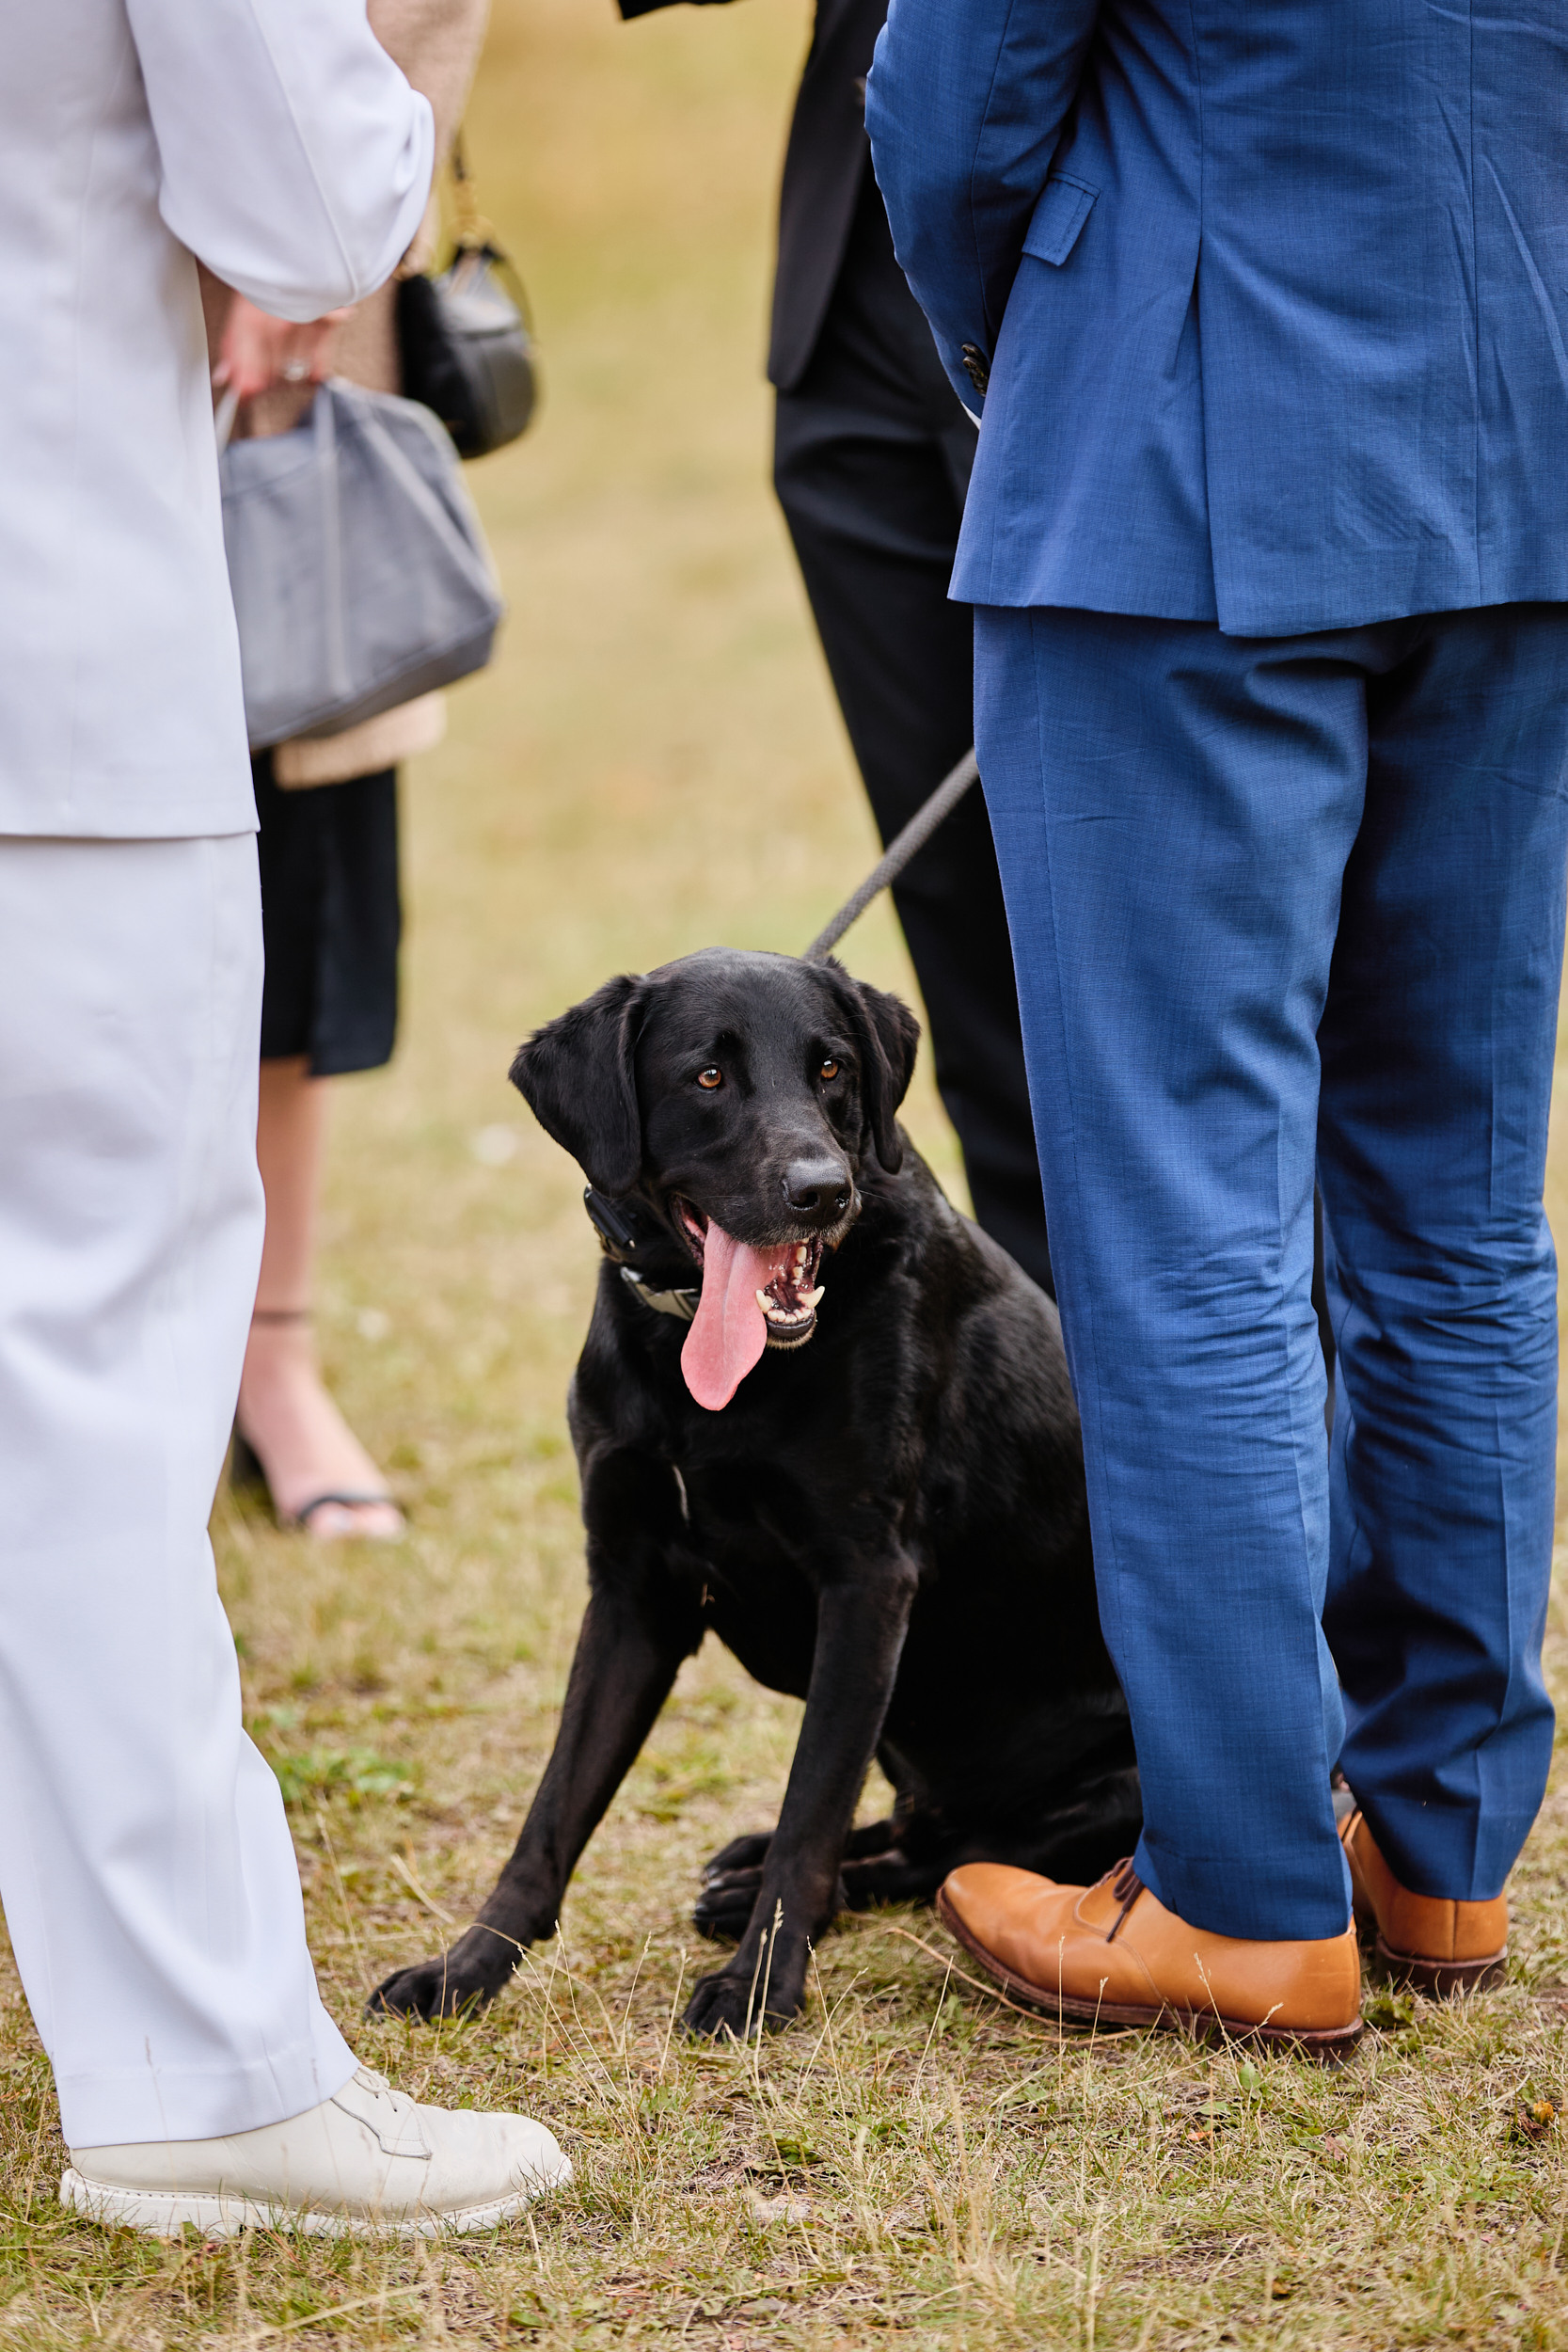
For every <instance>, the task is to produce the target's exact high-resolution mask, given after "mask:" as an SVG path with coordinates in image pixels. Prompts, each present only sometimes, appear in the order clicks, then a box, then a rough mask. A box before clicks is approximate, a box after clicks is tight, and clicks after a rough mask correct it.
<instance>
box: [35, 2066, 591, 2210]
mask: <svg viewBox="0 0 1568 2352" xmlns="http://www.w3.org/2000/svg"><path fill="white" fill-rule="evenodd" d="M571 2177H572V2168H571V2166H570V2164H568V2162H567V2161H566V2158H565V2157H564V2156H563V2155H562V2153H561V2150H560V2148H559V2147H558V2145H557V2144H556V2140H555V2137H554V2135H553V2134H552V2133H550V2132H547V2131H546V2128H545V2126H544V2124H543V2123H532V2122H530V2121H529V2119H528V2118H527V2117H526V2116H523V2115H476V2114H474V2113H472V2112H471V2111H470V2110H469V2109H467V2108H460V2109H450V2108H446V2107H424V2106H416V2105H415V2103H414V2101H413V2100H412V2099H409V2098H406V2097H405V2096H404V2093H403V2092H402V2091H401V2090H393V2089H392V2087H391V2085H390V2084H389V2083H387V2082H384V2081H383V2080H382V2078H381V2076H380V2075H379V2074H372V2073H371V2071H370V2069H369V2068H368V2067H364V2066H362V2067H360V2069H359V2071H358V2073H357V2074H355V2075H354V2076H353V2077H352V2078H351V2079H350V2080H349V2081H348V2082H346V2083H345V2084H344V2085H343V2087H342V2089H341V2090H340V2091H339V2092H338V2093H337V2095H336V2096H335V2097H334V2098H331V2099H327V2100H325V2101H324V2102H323V2104H322V2105H321V2106H319V2107H311V2108H309V2110H308V2112H307V2113H306V2114H304V2115H293V2116H291V2117H290V2118H289V2119H288V2121H287V2122H283V2123H264V2124H263V2125H262V2126H261V2129H260V2131H254V2132H235V2133H233V2134H232V2135H231V2136H230V2137H228V2138H226V2139H172V2140H140V2141H136V2142H134V2143H133V2144H131V2145H130V2146H128V2147H124V2148H72V2150H71V2169H70V2170H69V2171H68V2172H67V2173H66V2174H65V2176H64V2178H63V2179H62V2180H61V2182H60V2202H61V2203H62V2204H63V2205H70V2206H71V2208H72V2209H73V2210H74V2211H75V2212H77V2213H80V2214H85V2215H86V2216H87V2218H88V2219H89V2220H92V2221H102V2222H104V2223H106V2224H108V2225H109V2226H110V2227H112V2228H119V2229H132V2230H140V2231H141V2232H142V2233H144V2234H145V2235H146V2236H148V2237H173V2236H176V2235H178V2233H179V2232H180V2230H181V2228H182V2225H183V2224H184V2223H185V2222H187V2221H188V2222H193V2223H194V2224H195V2226H196V2227H197V2228H198V2230H200V2231H201V2232H202V2233H203V2234H204V2235H205V2236H207V2237H232V2236H234V2235H235V2233H237V2232H239V2231H240V2230H245V2229H278V2228H283V2229H294V2230H303V2231H306V2232H307V2233H309V2235H311V2236H313V2237H368V2236H375V2235H381V2234H386V2235H390V2236H393V2237H434V2236H436V2234H437V2233H440V2232H442V2231H446V2230H451V2231H458V2232H463V2231H469V2230H491V2229H494V2228H495V2227H496V2225H497V2223H498V2222H501V2221H507V2220H510V2219H511V2218H512V2217H513V2215H515V2214H519V2213H521V2212H522V2210H523V2208H524V2207H525V2205H529V2204H531V2202H532V2201H533V2200H534V2198H536V2197H540V2196H543V2195H544V2194H545V2192H546V2190H548V2189H552V2188H564V2186H565V2185H566V2183H567V2182H568V2181H569V2180H570V2179H571Z"/></svg>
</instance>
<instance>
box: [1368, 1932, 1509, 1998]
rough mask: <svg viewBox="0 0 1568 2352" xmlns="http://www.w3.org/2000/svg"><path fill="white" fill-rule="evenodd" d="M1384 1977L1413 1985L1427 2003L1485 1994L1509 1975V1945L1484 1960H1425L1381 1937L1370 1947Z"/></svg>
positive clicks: (1396, 1982) (1417, 1954)
mask: <svg viewBox="0 0 1568 2352" xmlns="http://www.w3.org/2000/svg"><path fill="white" fill-rule="evenodd" d="M1372 1950H1373V1953H1374V1955H1375V1957H1376V1959H1377V1962H1378V1964H1379V1966H1380V1967H1381V1968H1382V1970H1383V1972H1384V1974H1385V1975H1386V1977H1388V1978H1389V1979H1391V1981H1392V1982H1393V1983H1395V1984H1408V1985H1414V1987H1415V1989H1416V1991H1417V1992H1418V1993H1424V1994H1426V1996H1427V1998H1428V2000H1429V2001H1451V2000H1452V1999H1453V1998H1454V1997H1455V1995H1456V1994H1463V1993H1484V1992H1486V1991H1487V1990H1488V1989H1489V1988H1490V1987H1491V1986H1493V1985H1495V1984H1501V1983H1502V1981H1503V1979H1504V1978H1505V1977H1506V1976H1507V1974H1508V1946H1507V1945H1506V1944H1505V1945H1504V1946H1503V1947H1502V1949H1501V1951H1500V1952H1490V1953H1488V1954H1487V1956H1486V1958H1485V1959H1484V1960H1428V1959H1426V1958H1424V1957H1423V1955H1422V1954H1421V1953H1419V1952H1396V1951H1394V1950H1393V1949H1392V1948H1391V1947H1390V1946H1388V1945H1386V1943H1385V1942H1384V1940H1383V1938H1382V1936H1381V1935H1380V1936H1379V1937H1378V1939H1377V1941H1376V1943H1375V1944H1374V1945H1373V1947H1372Z"/></svg>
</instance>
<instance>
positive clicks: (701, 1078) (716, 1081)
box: [697, 1070, 724, 1094]
mask: <svg viewBox="0 0 1568 2352" xmlns="http://www.w3.org/2000/svg"><path fill="white" fill-rule="evenodd" d="M723 1083H724V1073H723V1072H722V1071H721V1070H699V1071H698V1073H697V1084H698V1085H699V1086H700V1087H706V1089H707V1090H708V1092H709V1093H710V1094H711V1093H712V1091H713V1089H714V1088H715V1087H721V1086H722V1085H723Z"/></svg>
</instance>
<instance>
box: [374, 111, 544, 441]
mask: <svg viewBox="0 0 1568 2352" xmlns="http://www.w3.org/2000/svg"><path fill="white" fill-rule="evenodd" d="M451 164H452V178H453V180H454V182H455V183H456V192H457V210H458V216H459V218H458V229H457V238H456V245H457V249H456V252H455V254H454V255H453V257H452V260H451V264H450V266H449V267H448V268H446V269H444V270H442V271H440V272H439V273H438V274H437V275H434V276H431V277H428V278H404V280H403V281H402V283H401V284H400V285H399V287H398V343H399V352H400V358H401V360H402V366H403V390H404V398H405V399H407V400H417V401H419V402H420V403H421V404H422V405H423V406H424V407H426V408H429V409H431V410H433V411H434V413H435V414H436V416H437V417H439V419H440V420H441V422H442V423H443V424H444V425H445V426H446V428H447V431H448V432H449V433H450V434H451V437H452V440H453V442H454V444H455V445H456V449H457V453H458V455H459V456H460V457H487V456H488V455H489V453H490V452H491V451H492V450H495V449H504V448H505V447H506V444H507V443H508V441H515V439H516V438H517V436H518V435H519V434H520V433H523V432H526V430H527V428H528V425H529V421H530V420H531V417H532V415H533V411H534V406H535V404H536V402H537V400H538V397H539V372H538V367H537V363H536V361H535V358H534V342H533V330H532V326H531V322H530V319H529V313H528V297H527V295H526V294H524V292H523V289H522V286H521V284H520V283H519V281H518V278H517V274H516V272H515V269H514V268H513V266H512V263H511V262H509V261H508V259H507V257H506V255H505V254H504V253H503V252H502V251H501V249H500V247H499V246H498V245H497V244H496V243H495V240H494V238H493V237H492V236H491V233H490V230H489V225H488V223H487V222H485V221H483V220H481V218H480V217H479V213H478V210H477V208H476V206H475V203H474V198H473V183H472V181H471V180H470V179H469V177H468V172H467V166H466V164H465V162H464V158H463V145H462V141H461V140H460V139H459V140H458V141H457V142H456V144H455V145H454V146H453V148H452V157H451Z"/></svg>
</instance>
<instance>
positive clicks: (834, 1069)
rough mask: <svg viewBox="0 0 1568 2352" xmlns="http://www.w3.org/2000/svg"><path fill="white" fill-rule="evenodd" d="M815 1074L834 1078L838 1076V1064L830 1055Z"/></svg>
mask: <svg viewBox="0 0 1568 2352" xmlns="http://www.w3.org/2000/svg"><path fill="white" fill-rule="evenodd" d="M817 1074H818V1076H819V1077H822V1078H836V1077H837V1076H838V1064H837V1062H836V1061H834V1060H833V1059H832V1056H831V1055H830V1057H828V1059H827V1060H826V1061H825V1062H824V1063H823V1065H822V1068H821V1070H820V1071H819V1072H818V1073H817Z"/></svg>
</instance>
